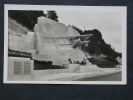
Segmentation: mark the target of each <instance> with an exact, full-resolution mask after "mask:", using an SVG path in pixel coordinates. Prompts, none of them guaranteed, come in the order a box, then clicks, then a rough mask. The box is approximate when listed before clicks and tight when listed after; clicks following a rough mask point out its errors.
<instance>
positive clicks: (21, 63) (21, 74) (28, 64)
mask: <svg viewBox="0 0 133 100" xmlns="http://www.w3.org/2000/svg"><path fill="white" fill-rule="evenodd" d="M33 67H34V61H33V60H30V58H19V57H8V80H19V79H25V78H29V77H32V76H33Z"/></svg>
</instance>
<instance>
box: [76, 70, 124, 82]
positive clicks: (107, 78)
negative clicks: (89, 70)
mask: <svg viewBox="0 0 133 100" xmlns="http://www.w3.org/2000/svg"><path fill="white" fill-rule="evenodd" d="M121 75H122V73H121V72H117V73H112V74H107V75H100V76H94V77H91V78H88V77H85V78H82V79H77V80H76V81H121V80H122V77H121Z"/></svg>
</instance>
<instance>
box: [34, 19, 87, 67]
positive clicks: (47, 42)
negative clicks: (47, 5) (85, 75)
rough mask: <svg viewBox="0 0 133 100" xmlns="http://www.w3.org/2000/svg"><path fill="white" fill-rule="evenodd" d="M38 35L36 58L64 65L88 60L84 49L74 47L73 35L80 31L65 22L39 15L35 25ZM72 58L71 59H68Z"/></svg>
mask: <svg viewBox="0 0 133 100" xmlns="http://www.w3.org/2000/svg"><path fill="white" fill-rule="evenodd" d="M34 32H35V37H36V50H37V51H38V52H37V53H35V54H34V56H33V57H34V59H37V60H46V61H52V62H53V64H54V65H63V64H68V63H69V62H71V63H76V62H79V63H81V62H82V61H85V60H86V57H85V55H84V53H83V52H82V50H80V49H79V48H76V49H74V48H72V40H70V39H69V37H71V36H75V35H79V33H78V32H77V31H76V30H75V29H73V28H71V27H66V26H65V25H64V24H62V23H59V22H56V21H53V20H50V19H48V18H45V17H39V18H38V21H37V24H36V25H35V27H34ZM68 60H70V61H68Z"/></svg>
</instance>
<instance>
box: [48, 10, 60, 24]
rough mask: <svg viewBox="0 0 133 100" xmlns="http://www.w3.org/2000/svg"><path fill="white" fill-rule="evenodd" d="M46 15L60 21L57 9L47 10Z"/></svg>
mask: <svg viewBox="0 0 133 100" xmlns="http://www.w3.org/2000/svg"><path fill="white" fill-rule="evenodd" d="M46 17H47V18H50V19H52V20H54V21H57V22H58V15H57V13H56V12H55V11H47V15H46Z"/></svg>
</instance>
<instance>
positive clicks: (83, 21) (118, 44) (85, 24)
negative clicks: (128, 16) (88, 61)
mask: <svg viewBox="0 0 133 100" xmlns="http://www.w3.org/2000/svg"><path fill="white" fill-rule="evenodd" d="M44 13H46V11H45V10H44ZM56 13H57V15H58V17H59V18H58V20H59V22H61V23H64V24H65V25H66V26H67V25H74V26H76V27H78V28H80V29H82V30H92V29H98V30H99V31H100V32H101V33H102V36H103V39H104V40H105V42H106V43H108V44H111V47H112V48H114V49H115V50H116V51H117V52H122V12H121V11H117V10H116V11H115V10H114V11H111V10H109V11H108V10H100V11H95V10H93V11H91V10H90V11H88V10H85V11H84V10H82V11H78V10H65V11H63V10H56Z"/></svg>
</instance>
